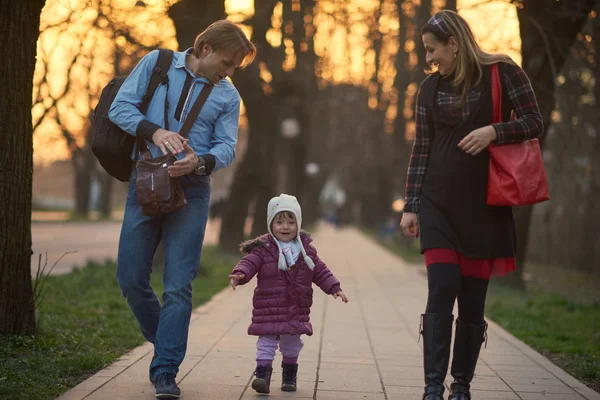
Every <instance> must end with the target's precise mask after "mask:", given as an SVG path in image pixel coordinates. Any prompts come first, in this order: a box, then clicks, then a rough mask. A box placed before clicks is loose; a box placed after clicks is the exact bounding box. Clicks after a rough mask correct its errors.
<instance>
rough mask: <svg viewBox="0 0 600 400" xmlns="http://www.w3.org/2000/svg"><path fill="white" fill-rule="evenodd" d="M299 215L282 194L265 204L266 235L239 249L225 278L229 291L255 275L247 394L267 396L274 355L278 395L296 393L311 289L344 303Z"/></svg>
mask: <svg viewBox="0 0 600 400" xmlns="http://www.w3.org/2000/svg"><path fill="white" fill-rule="evenodd" d="M301 225H302V210H301V209H300V204H299V203H298V200H296V198H295V197H294V196H290V195H287V194H281V195H280V196H278V197H274V198H272V199H271V201H269V205H268V208H267V228H268V230H269V233H268V234H265V235H263V236H260V237H258V238H256V239H253V240H250V241H248V242H245V243H242V246H241V250H242V252H243V253H245V254H246V255H245V256H244V258H242V260H241V261H240V262H239V263H238V264H237V265H236V267H235V268H234V269H233V272H232V273H231V275H229V278H230V279H231V286H232V287H233V289H235V287H236V286H237V285H243V284H245V283H248V282H249V281H250V280H251V279H252V277H253V276H254V275H257V274H258V277H257V279H258V284H257V287H256V289H255V290H254V299H253V305H254V309H253V310H252V323H251V324H250V326H249V327H248V334H249V335H256V336H258V341H257V343H256V371H255V372H254V375H255V379H254V381H253V382H252V388H253V389H254V390H256V391H257V392H258V393H269V391H270V384H271V374H272V372H273V368H272V363H273V359H274V358H275V350H277V346H278V345H279V350H280V351H281V354H282V356H283V362H282V364H281V367H282V369H283V377H282V383H281V390H283V391H286V392H293V391H295V390H296V375H297V373H298V363H297V360H298V354H300V350H302V347H303V345H304V343H303V342H302V339H301V335H303V334H304V335H309V336H310V335H312V333H313V330H312V325H311V324H310V319H309V314H310V306H311V305H312V302H313V300H312V294H313V289H312V283H313V282H314V283H315V284H316V285H317V286H319V287H320V288H321V290H323V291H324V292H325V293H326V294H331V295H333V297H334V298H336V299H337V298H338V297H340V298H341V299H342V301H343V302H344V303H347V302H348V298H347V297H346V295H345V294H344V292H342V289H341V287H340V283H339V281H338V280H337V279H336V278H335V276H333V274H332V273H331V271H330V270H329V268H327V266H326V265H325V263H323V261H321V260H320V259H319V257H318V256H317V250H316V249H315V248H314V247H313V246H312V245H311V244H310V243H311V242H312V239H311V237H310V235H309V234H308V233H306V232H301V231H300V227H301Z"/></svg>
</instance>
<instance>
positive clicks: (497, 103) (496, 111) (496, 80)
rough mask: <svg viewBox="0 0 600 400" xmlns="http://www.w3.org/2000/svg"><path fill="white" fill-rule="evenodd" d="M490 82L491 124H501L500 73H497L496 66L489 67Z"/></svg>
mask: <svg viewBox="0 0 600 400" xmlns="http://www.w3.org/2000/svg"><path fill="white" fill-rule="evenodd" d="M491 75H492V76H491V80H492V110H493V118H492V123H493V124H496V123H499V122H502V83H501V82H500V73H499V72H498V64H497V63H496V64H492V65H491Z"/></svg>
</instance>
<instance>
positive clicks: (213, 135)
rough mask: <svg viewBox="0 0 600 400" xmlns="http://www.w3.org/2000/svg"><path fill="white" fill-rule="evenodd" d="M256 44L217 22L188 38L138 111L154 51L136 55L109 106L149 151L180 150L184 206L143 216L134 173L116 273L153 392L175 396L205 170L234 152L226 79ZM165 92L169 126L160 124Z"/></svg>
mask: <svg viewBox="0 0 600 400" xmlns="http://www.w3.org/2000/svg"><path fill="white" fill-rule="evenodd" d="M255 54H256V49H255V47H254V45H253V44H252V43H251V42H250V41H249V40H248V38H247V37H246V35H245V34H244V32H243V31H242V30H241V29H240V28H239V27H238V26H237V25H235V24H234V23H232V22H230V21H227V20H221V21H217V22H215V23H213V24H212V25H210V26H209V27H208V28H206V30H205V31H204V32H202V33H200V34H199V35H198V36H197V37H196V41H195V43H194V47H192V48H189V49H187V50H185V51H182V52H177V53H175V54H174V57H173V62H172V64H171V66H170V68H169V71H168V84H167V85H160V86H159V87H158V89H157V91H156V93H155V95H154V97H153V100H152V102H151V103H150V107H149V109H148V112H147V113H146V115H144V114H142V113H141V112H140V110H139V108H138V107H139V105H140V103H141V102H142V97H143V96H144V92H145V90H146V87H147V86H148V81H149V79H150V76H151V75H152V71H153V68H154V66H155V64H156V61H157V58H158V51H152V52H150V53H149V54H148V55H146V56H145V57H144V58H142V60H141V61H140V62H139V63H138V65H137V66H136V67H135V69H134V70H133V71H132V73H131V74H130V75H129V76H128V78H127V79H126V80H125V82H124V83H123V85H122V86H121V88H120V90H119V92H118V94H117V96H116V98H115V100H114V102H113V104H112V106H111V109H110V112H109V117H110V119H111V121H112V122H114V123H115V124H116V125H118V126H119V127H120V128H121V129H123V130H124V131H126V132H127V133H129V134H130V135H133V136H141V137H143V138H144V139H145V140H146V142H147V144H148V147H149V150H150V152H151V153H152V156H153V157H158V156H161V155H163V154H167V152H171V153H173V154H176V155H177V156H178V159H179V160H178V161H177V162H175V163H174V164H173V165H171V166H170V167H169V172H170V175H171V176H172V177H177V178H178V179H179V184H180V185H181V187H182V189H183V192H184V194H185V198H186V199H187V204H186V205H185V206H184V207H183V208H181V209H179V210H176V211H173V212H171V213H169V214H166V215H162V216H154V217H151V216H146V215H144V214H143V213H142V206H141V205H140V204H139V203H138V199H137V195H136V180H135V178H136V172H135V170H134V171H132V175H131V179H130V182H129V192H128V196H127V206H126V208H125V216H124V219H123V228H122V230H121V238H120V241H119V255H118V260H117V281H118V282H119V286H120V287H121V291H122V292H123V295H124V296H125V298H126V299H127V303H128V304H129V307H130V308H131V310H132V311H133V314H134V315H135V317H136V319H137V320H138V322H139V324H140V328H141V330H142V333H143V334H144V337H145V338H146V339H147V340H148V341H149V342H151V343H153V344H154V357H153V358H152V362H151V364H150V380H151V381H152V382H153V384H154V386H155V391H156V397H157V398H160V399H163V398H165V399H172V398H178V397H179V395H180V393H181V391H180V389H179V388H178V387H177V384H176V381H175V377H176V375H177V372H178V371H179V365H181V362H182V361H183V358H184V356H185V352H186V348H187V339H188V328H189V324H190V317H191V313H192V280H193V279H194V277H195V276H196V274H197V272H198V267H199V265H200V254H201V251H202V243H203V241H204V232H205V229H206V222H207V219H208V205H209V199H210V177H209V175H210V174H211V173H212V172H214V171H217V170H219V169H221V168H225V167H227V166H228V165H229V164H231V162H232V161H233V159H234V157H235V145H236V142H237V135H238V120H239V111H240V96H239V94H238V91H237V90H236V89H235V87H234V86H233V85H232V84H231V83H230V82H229V81H228V80H227V79H226V78H227V77H230V76H232V75H233V73H234V71H235V69H236V68H238V67H245V66H246V65H248V64H249V63H251V62H252V60H253V59H254V56H255ZM205 85H213V86H214V87H213V89H212V92H210V95H209V97H208V99H207V100H206V103H205V104H204V107H203V108H202V111H201V112H200V115H199V116H198V118H197V120H196V121H195V123H194V125H193V127H192V128H191V131H190V132H189V137H188V138H187V139H184V138H183V137H182V136H180V135H179V134H178V133H177V131H179V129H180V128H181V126H182V124H183V121H184V120H185V118H186V115H188V114H189V112H190V108H191V106H192V104H194V102H195V100H196V99H197V98H198V95H199V94H200V91H201V90H202V88H203V87H204V86H205ZM165 96H166V97H167V99H168V105H169V107H167V110H168V115H167V116H166V118H168V126H169V127H172V129H173V130H166V129H163V127H165ZM161 240H162V242H163V244H164V249H165V268H164V276H163V282H164V285H165V291H164V294H163V303H162V304H161V302H160V300H159V299H158V297H157V296H156V293H154V291H153V290H152V288H151V287H150V284H149V282H150V272H151V267H152V259H153V258H154V253H155V251H156V247H157V246H158V244H159V242H160V241H161Z"/></svg>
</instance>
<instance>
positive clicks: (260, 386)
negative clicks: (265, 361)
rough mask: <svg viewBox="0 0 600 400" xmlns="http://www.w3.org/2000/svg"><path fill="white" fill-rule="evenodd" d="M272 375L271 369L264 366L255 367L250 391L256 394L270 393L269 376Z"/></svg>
mask: <svg viewBox="0 0 600 400" xmlns="http://www.w3.org/2000/svg"><path fill="white" fill-rule="evenodd" d="M272 373H273V367H271V366H270V365H269V366H264V367H256V371H254V376H255V378H254V380H253V381H252V389H254V390H256V392H257V393H269V392H270V391H271V389H270V388H271V374H272Z"/></svg>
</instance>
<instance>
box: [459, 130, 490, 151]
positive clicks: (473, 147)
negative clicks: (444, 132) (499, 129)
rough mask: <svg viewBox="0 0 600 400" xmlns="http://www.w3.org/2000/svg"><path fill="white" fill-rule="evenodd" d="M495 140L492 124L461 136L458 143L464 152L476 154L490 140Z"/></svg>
mask: <svg viewBox="0 0 600 400" xmlns="http://www.w3.org/2000/svg"><path fill="white" fill-rule="evenodd" d="M494 140H496V130H495V129H494V127H493V126H492V125H488V126H484V127H483V128H478V129H475V130H474V131H472V132H471V133H469V134H468V135H467V136H465V137H464V138H462V140H461V141H460V142H459V143H458V147H460V148H461V149H462V150H463V151H464V152H465V153H467V154H470V155H472V156H476V155H477V154H479V153H481V152H482V151H483V150H484V149H485V148H486V147H488V146H489V144H490V143H491V142H493V141H494Z"/></svg>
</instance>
